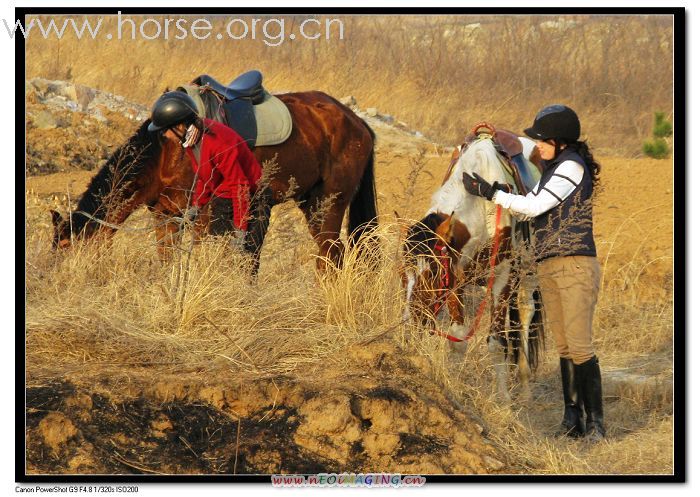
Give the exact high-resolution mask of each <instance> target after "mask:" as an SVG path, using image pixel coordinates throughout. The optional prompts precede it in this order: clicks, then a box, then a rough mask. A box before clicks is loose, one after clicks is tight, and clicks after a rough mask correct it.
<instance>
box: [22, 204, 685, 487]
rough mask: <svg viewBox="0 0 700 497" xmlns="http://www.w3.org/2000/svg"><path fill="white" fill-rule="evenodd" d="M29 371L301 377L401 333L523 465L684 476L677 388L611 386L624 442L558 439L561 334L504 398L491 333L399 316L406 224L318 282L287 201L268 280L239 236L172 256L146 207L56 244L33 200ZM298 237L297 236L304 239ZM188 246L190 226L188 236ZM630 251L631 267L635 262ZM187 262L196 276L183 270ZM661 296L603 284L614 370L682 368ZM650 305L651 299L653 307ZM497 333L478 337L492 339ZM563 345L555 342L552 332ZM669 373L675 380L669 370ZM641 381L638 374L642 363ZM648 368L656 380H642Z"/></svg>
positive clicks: (525, 468)
mask: <svg viewBox="0 0 700 497" xmlns="http://www.w3.org/2000/svg"><path fill="white" fill-rule="evenodd" d="M27 206H28V222H27V226H28V231H27V233H28V234H27V253H26V256H27V267H26V270H27V369H28V373H29V376H30V378H32V379H33V380H34V381H36V380H41V379H42V378H49V377H55V376H60V375H62V374H64V373H72V374H75V372H76V371H85V372H86V373H87V374H91V373H90V372H93V373H94V372H100V371H102V372H104V371H107V370H112V371H118V372H120V373H121V374H126V375H127V376H128V371H129V369H130V368H135V367H144V366H145V367H148V368H155V369H154V371H169V372H177V373H180V374H187V373H188V372H197V373H198V374H206V375H211V376H213V375H216V373H217V372H222V371H224V370H227V371H235V373H236V375H237V376H238V377H241V378H246V377H256V378H260V377H273V376H276V375H279V374H285V375H289V376H290V377H291V378H294V377H296V376H299V377H303V376H304V375H306V374H308V371H309V370H312V369H317V368H323V369H326V368H338V369H337V370H338V371H342V368H343V351H344V350H347V349H348V348H349V347H350V346H352V345H357V344H363V343H364V344H368V345H367V346H371V341H372V340H373V339H374V338H376V337H380V336H381V337H385V336H388V337H390V338H391V339H393V340H395V341H397V343H399V344H400V346H401V347H402V348H403V349H404V350H406V352H407V353H408V354H411V355H416V354H417V355H419V356H422V357H423V358H424V360H427V362H428V363H429V364H430V372H431V373H430V374H431V376H432V377H433V379H434V380H435V381H436V382H438V383H439V384H440V385H442V386H443V387H444V389H445V391H446V392H448V394H449V395H450V396H451V397H452V398H454V399H455V400H456V401H457V402H458V403H460V404H462V405H465V406H467V408H468V409H476V413H475V414H476V416H478V417H480V418H481V419H482V420H483V421H484V424H485V425H486V426H487V427H488V430H489V435H488V436H489V438H490V439H491V440H493V441H494V442H495V443H496V444H497V446H498V447H500V448H501V449H503V451H504V453H505V454H507V457H508V458H509V461H508V462H509V467H511V468H514V469H515V470H516V471H518V472H526V473H544V474H558V473H586V474H591V473H668V472H671V471H672V422H673V418H672V397H671V394H670V390H669V388H668V385H667V384H665V383H659V382H654V381H651V382H646V383H644V382H639V383H638V384H637V383H635V382H631V383H630V382H628V381H625V379H624V378H627V377H624V378H623V380H622V381H620V382H609V383H608V384H606V408H607V411H606V414H607V424H608V428H609V433H610V438H609V439H608V441H606V442H605V443H603V444H601V445H598V446H588V445H587V444H586V443H584V442H575V441H569V440H562V439H556V438H554V437H552V436H551V433H552V432H553V431H554V430H555V428H556V425H557V423H558V422H559V420H560V419H559V416H560V408H561V406H560V405H559V404H560V401H559V396H560V393H559V389H560V387H559V376H558V369H557V360H556V357H555V356H556V352H555V349H554V347H553V344H552V343H549V344H548V351H547V355H546V357H545V360H544V361H543V366H541V369H540V371H539V373H538V376H537V378H536V379H535V382H534V384H533V399H532V400H531V401H527V400H525V399H520V400H517V399H518V398H517V394H518V390H517V387H515V390H514V392H513V393H514V394H515V396H516V397H515V398H516V401H515V403H514V404H513V405H512V406H510V407H508V406H502V405H499V403H498V402H497V401H496V398H495V396H494V393H493V375H492V364H491V361H490V359H489V358H488V354H487V353H486V349H485V344H484V340H481V339H478V340H475V341H473V342H472V343H471V344H470V345H469V348H468V350H467V353H466V354H465V355H464V356H463V357H461V356H458V355H455V354H454V352H452V351H451V349H450V347H449V345H448V342H447V341H445V340H441V339H439V338H436V337H433V336H430V335H428V334H427V333H426V332H425V330H422V329H419V328H414V327H411V326H409V325H404V324H401V312H402V305H401V297H400V292H401V288H400V282H399V278H398V275H397V268H398V263H399V261H398V259H397V257H398V253H399V252H398V249H399V231H400V230H399V227H398V226H397V225H396V223H389V222H387V223H383V224H382V226H381V228H380V232H379V237H380V240H381V244H380V245H379V248H375V249H374V252H373V257H376V258H378V260H379V262H380V264H378V265H376V266H374V267H376V269H372V270H370V269H369V266H368V265H367V264H366V263H365V262H364V261H362V260H359V259H358V258H357V251H350V252H348V253H347V254H346V264H345V267H344V269H342V270H340V271H337V272H334V273H333V274H332V275H329V276H327V277H325V278H321V279H317V278H316V277H315V269H314V267H315V260H314V257H313V256H310V255H309V254H311V253H313V252H314V250H315V246H314V244H313V242H312V241H311V239H310V237H309V235H308V234H306V233H305V231H304V230H305V226H304V224H303V223H302V222H301V214H298V213H297V212H296V211H295V209H294V208H293V205H289V204H287V205H283V206H281V207H277V208H275V210H274V215H273V222H272V227H271V232H270V235H269V238H268V240H267V242H266V246H265V249H264V251H263V260H262V267H261V273H260V276H259V280H258V282H257V284H251V283H250V281H249V280H248V278H247V276H246V265H247V263H248V261H247V260H246V259H245V258H244V257H243V256H241V255H239V254H237V253H235V252H233V251H232V250H231V249H230V248H229V247H228V245H227V243H226V242H225V241H207V242H205V243H203V244H201V245H199V246H196V247H195V250H194V252H193V254H192V257H191V259H190V260H189V262H188V261H187V253H186V252H182V253H181V254H182V255H181V256H176V257H175V260H174V261H173V262H172V263H170V264H165V265H163V264H160V263H159V262H158V260H157V257H156V252H155V247H154V242H153V237H152V234H151V233H150V232H149V231H139V229H140V228H141V227H145V226H148V223H149V219H148V217H147V216H146V213H145V211H139V213H137V214H136V215H134V216H132V218H131V219H130V220H129V223H127V228H126V229H125V230H123V231H122V232H120V233H119V234H118V235H117V236H116V237H115V239H114V242H113V243H112V244H111V246H101V247H99V246H96V245H95V244H83V245H78V246H76V248H75V249H74V250H72V251H69V252H66V253H60V254H55V253H52V252H51V251H50V249H49V246H50V243H49V235H50V230H49V226H48V224H47V219H46V215H45V212H46V208H47V205H46V201H45V200H42V199H39V198H38V197H36V196H34V195H29V194H28V198H27ZM292 240H294V241H293V242H292ZM183 246H185V247H186V246H187V237H185V239H184V241H183ZM633 262H634V261H632V262H631V263H633ZM186 264H189V273H188V278H186V279H185V278H183V276H182V275H183V271H185V270H186ZM667 298H668V299H669V301H668V302H666V303H665V304H663V305H662V304H656V305H654V304H648V303H646V304H645V303H643V302H641V301H639V300H637V297H636V295H635V292H634V289H632V290H631V291H628V292H626V293H624V294H620V293H619V292H618V291H616V290H615V288H614V287H613V286H611V285H606V287H605V288H604V289H603V292H602V294H601V298H600V304H599V307H598V313H597V318H596V330H597V332H596V333H597V334H596V346H597V348H598V350H599V352H600V356H601V363H602V365H603V369H604V370H605V371H610V370H615V371H616V372H617V373H620V374H622V373H625V372H628V373H629V372H631V373H638V374H641V375H657V376H653V377H652V378H659V377H661V376H664V377H668V376H669V375H670V370H671V342H670V340H671V338H670V337H671V334H672V301H671V300H670V299H671V296H670V295H668V296H667ZM640 305H646V307H640ZM484 333H485V330H484V329H483V327H482V330H481V331H480V332H479V336H481V337H483V336H484ZM550 340H551V337H550ZM659 375H661V376H659ZM632 376H634V374H632ZM643 378H646V376H644V377H643Z"/></svg>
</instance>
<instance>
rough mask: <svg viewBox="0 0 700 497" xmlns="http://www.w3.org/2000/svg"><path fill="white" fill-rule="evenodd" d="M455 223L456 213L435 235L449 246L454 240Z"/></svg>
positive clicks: (451, 215) (446, 220) (442, 223)
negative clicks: (453, 228)
mask: <svg viewBox="0 0 700 497" xmlns="http://www.w3.org/2000/svg"><path fill="white" fill-rule="evenodd" d="M453 223H454V211H452V214H450V215H449V216H448V217H447V218H446V219H445V220H444V221H443V222H441V223H440V225H439V226H438V227H437V229H436V230H435V234H436V235H438V236H439V237H440V238H442V239H443V241H444V242H445V243H447V244H449V242H450V239H451V238H452V226H453Z"/></svg>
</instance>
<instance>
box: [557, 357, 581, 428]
mask: <svg viewBox="0 0 700 497" xmlns="http://www.w3.org/2000/svg"><path fill="white" fill-rule="evenodd" d="M559 366H560V368H561V387H562V391H563V392H564V419H563V420H562V422H561V428H560V430H559V432H557V435H567V436H570V437H581V436H583V434H584V433H585V430H586V427H585V424H584V421H583V399H582V398H581V396H580V395H579V393H578V390H577V389H576V378H575V375H574V361H572V360H571V359H564V358H563V357H560V358H559Z"/></svg>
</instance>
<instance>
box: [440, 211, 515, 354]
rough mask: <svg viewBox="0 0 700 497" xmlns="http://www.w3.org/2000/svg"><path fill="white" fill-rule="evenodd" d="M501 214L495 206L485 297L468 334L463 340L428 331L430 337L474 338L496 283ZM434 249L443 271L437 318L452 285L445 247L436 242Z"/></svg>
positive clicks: (458, 340) (453, 340)
mask: <svg viewBox="0 0 700 497" xmlns="http://www.w3.org/2000/svg"><path fill="white" fill-rule="evenodd" d="M501 212H502V208H501V206H500V205H497V206H496V232H495V233H494V236H493V244H492V245H491V255H490V257H489V279H488V282H487V284H486V295H484V298H483V299H482V300H481V302H480V303H479V307H478V309H477V311H476V316H475V317H474V321H473V322H472V325H471V326H470V327H469V333H467V336H465V337H464V338H457V337H456V336H453V335H450V334H449V333H445V332H444V331H440V330H437V329H434V330H430V333H431V334H432V335H439V336H441V337H443V338H447V339H448V340H450V341H451V342H466V341H468V340H469V339H470V338H471V337H472V336H474V332H475V331H476V328H477V327H478V326H479V323H480V322H481V317H482V316H483V314H484V310H485V309H486V303H487V302H488V300H489V297H490V296H491V291H492V289H493V284H494V282H495V281H496V259H497V257H498V248H499V247H500V245H501V235H502V233H501V228H500V227H499V225H500V224H501ZM435 249H436V250H438V249H439V254H440V255H438V258H439V260H440V265H441V267H442V268H443V270H444V273H445V274H444V276H443V277H441V278H440V283H441V287H440V289H439V292H440V293H439V296H438V298H437V300H436V302H435V305H434V308H433V312H434V313H435V316H436V317H437V314H438V312H439V311H440V308H441V307H442V302H441V301H442V300H443V299H444V300H447V299H446V297H447V292H449V291H450V285H451V283H452V281H451V278H450V272H449V269H450V258H449V256H448V255H447V246H445V245H444V244H442V243H440V242H438V243H437V244H436V245H435Z"/></svg>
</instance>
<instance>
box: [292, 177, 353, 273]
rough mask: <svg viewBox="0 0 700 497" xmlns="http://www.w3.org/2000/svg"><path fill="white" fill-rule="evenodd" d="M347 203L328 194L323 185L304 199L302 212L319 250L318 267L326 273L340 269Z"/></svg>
mask: <svg viewBox="0 0 700 497" xmlns="http://www.w3.org/2000/svg"><path fill="white" fill-rule="evenodd" d="M346 208H347V202H342V201H341V199H340V198H339V195H338V194H337V193H327V192H325V189H324V188H323V183H320V184H319V185H317V186H315V187H314V188H313V189H312V190H311V191H310V192H309V193H307V194H306V196H305V197H304V203H303V205H302V210H303V212H304V216H305V217H306V221H307V223H308V225H309V231H310V232H311V236H313V238H314V240H315V241H316V244H317V245H318V248H319V256H320V257H319V259H318V260H317V262H316V267H317V268H318V270H319V271H321V272H326V271H327V269H328V268H329V267H333V266H334V267H340V266H341V261H342V257H343V245H342V243H341V242H340V227H341V225H342V224H343V216H344V215H345V209H346Z"/></svg>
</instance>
